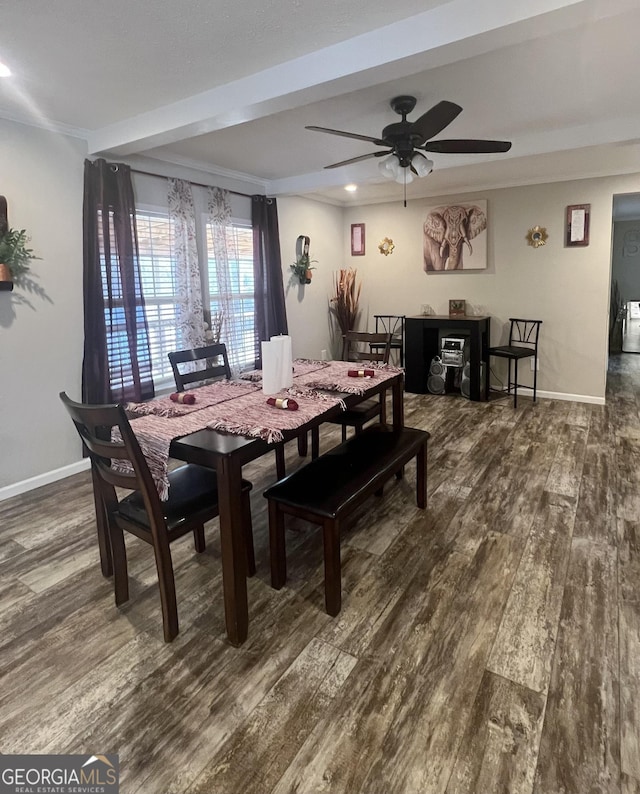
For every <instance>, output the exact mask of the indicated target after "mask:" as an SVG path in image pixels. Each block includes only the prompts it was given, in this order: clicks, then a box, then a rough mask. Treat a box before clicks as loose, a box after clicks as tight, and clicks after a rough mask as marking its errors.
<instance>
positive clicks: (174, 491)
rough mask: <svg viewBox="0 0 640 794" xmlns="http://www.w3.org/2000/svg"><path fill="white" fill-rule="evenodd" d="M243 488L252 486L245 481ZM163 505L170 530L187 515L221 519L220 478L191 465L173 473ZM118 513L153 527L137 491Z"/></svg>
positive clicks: (123, 502)
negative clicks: (200, 514) (218, 517)
mask: <svg viewBox="0 0 640 794" xmlns="http://www.w3.org/2000/svg"><path fill="white" fill-rule="evenodd" d="M242 488H243V489H245V490H251V488H252V485H251V483H250V482H248V481H247V480H243V481H242ZM161 504H162V509H163V512H164V517H165V520H166V522H167V526H168V528H169V529H172V528H174V527H176V526H178V525H179V524H181V523H182V522H183V521H184V517H185V516H186V515H189V516H193V515H194V514H197V513H199V512H201V511H202V512H207V511H210V513H211V518H214V517H215V516H217V515H218V477H217V475H216V471H215V469H209V468H207V467H206V466H197V465H196V464H195V463H190V464H188V465H187V466H180V468H178V469H175V470H174V471H172V472H170V473H169V498H168V499H167V500H166V501H165V502H162V503H161ZM118 512H119V513H120V515H122V516H123V517H124V518H127V519H129V520H130V521H135V523H136V524H140V525H142V526H144V527H149V516H148V514H147V511H146V508H145V506H144V502H143V499H142V494H141V493H140V491H133V492H132V493H130V494H129V495H128V496H126V497H125V498H124V499H123V500H122V501H121V502H120V504H119V506H118Z"/></svg>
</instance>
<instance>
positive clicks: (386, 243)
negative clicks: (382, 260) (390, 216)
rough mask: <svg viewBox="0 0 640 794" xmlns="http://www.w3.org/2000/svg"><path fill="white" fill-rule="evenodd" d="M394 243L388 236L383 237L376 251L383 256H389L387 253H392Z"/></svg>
mask: <svg viewBox="0 0 640 794" xmlns="http://www.w3.org/2000/svg"><path fill="white" fill-rule="evenodd" d="M394 248H395V245H394V244H393V240H392V239H391V238H389V237H385V238H384V240H382V242H381V243H380V244H379V245H378V251H380V253H381V254H384V255H385V256H389V254H392V253H393V249H394Z"/></svg>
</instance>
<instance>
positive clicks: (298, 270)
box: [291, 234, 316, 284]
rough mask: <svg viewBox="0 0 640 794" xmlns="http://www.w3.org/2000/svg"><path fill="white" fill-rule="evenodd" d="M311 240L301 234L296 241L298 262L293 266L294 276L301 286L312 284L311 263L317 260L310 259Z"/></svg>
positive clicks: (312, 268)
mask: <svg viewBox="0 0 640 794" xmlns="http://www.w3.org/2000/svg"><path fill="white" fill-rule="evenodd" d="M309 242H310V240H309V238H308V237H307V236H306V235H304V234H301V235H300V236H299V237H298V239H297V240H296V261H295V262H294V263H293V264H292V265H291V270H292V271H293V274H294V276H295V277H296V278H297V279H298V281H299V282H300V283H301V284H311V276H312V273H311V271H312V270H315V268H314V267H311V263H312V262H315V261H316V260H315V259H309Z"/></svg>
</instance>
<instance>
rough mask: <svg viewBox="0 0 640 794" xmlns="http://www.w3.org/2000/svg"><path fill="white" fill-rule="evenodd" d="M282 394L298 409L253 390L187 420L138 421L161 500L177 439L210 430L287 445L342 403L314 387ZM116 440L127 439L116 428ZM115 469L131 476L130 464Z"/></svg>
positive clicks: (140, 438) (156, 418) (155, 418)
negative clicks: (289, 434) (289, 437)
mask: <svg viewBox="0 0 640 794" xmlns="http://www.w3.org/2000/svg"><path fill="white" fill-rule="evenodd" d="M201 388H204V387H201ZM279 396H281V397H287V396H295V399H296V402H297V403H298V406H299V408H298V410H297V411H283V410H282V409H280V408H275V407H273V406H271V405H268V404H267V396H266V395H265V394H263V393H262V391H261V390H259V389H256V388H255V387H250V391H249V392H248V393H245V394H244V395H242V396H240V397H236V398H235V399H231V400H226V401H224V402H219V403H217V404H216V405H211V406H209V407H207V408H201V409H200V410H199V411H193V412H191V413H188V414H184V415H182V416H178V415H175V416H172V417H166V416H158V415H153V414H150V415H147V416H141V417H139V418H137V419H132V420H131V429H132V430H133V432H134V434H135V436H136V438H137V439H138V443H139V444H140V449H141V450H142V454H143V455H144V456H145V458H146V460H147V464H148V466H149V471H150V472H151V476H152V477H153V481H154V482H155V484H156V488H157V489H158V494H159V495H160V498H161V499H162V500H165V499H166V498H167V497H168V495H169V476H168V462H169V448H170V446H171V442H172V441H173V440H174V439H175V438H179V437H181V436H187V435H189V434H190V433H195V432H197V431H198V430H204V429H209V430H220V431H223V432H226V433H231V434H233V435H240V436H246V437H248V438H261V439H262V440H263V441H267V442H268V443H270V444H271V443H275V442H278V441H282V440H283V438H284V432H285V431H292V430H296V429H297V428H299V427H302V425H304V424H306V423H307V422H309V421H311V420H312V419H313V418H315V417H316V416H318V415H319V414H321V413H324V412H325V411H326V410H328V409H329V408H330V407H331V406H333V405H339V404H341V402H342V400H341V399H340V397H339V396H338V395H333V396H332V395H328V394H318V393H316V392H314V391H312V390H309V389H296V388H295V387H294V388H292V389H288V390H283V391H282V392H280V393H279ZM189 407H191V406H189ZM193 407H195V406H193ZM112 438H113V440H114V441H120V440H121V439H120V433H119V431H118V430H117V428H114V430H113V434H112ZM114 465H115V466H116V467H117V469H118V470H119V471H122V472H125V473H129V472H131V465H130V464H129V462H128V461H118V462H117V463H116V462H114Z"/></svg>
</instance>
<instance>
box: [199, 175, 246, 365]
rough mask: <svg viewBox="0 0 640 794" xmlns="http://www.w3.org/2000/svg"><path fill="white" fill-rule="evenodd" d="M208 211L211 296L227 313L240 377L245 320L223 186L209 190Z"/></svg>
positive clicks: (230, 348) (227, 336)
mask: <svg viewBox="0 0 640 794" xmlns="http://www.w3.org/2000/svg"><path fill="white" fill-rule="evenodd" d="M207 209H208V212H209V215H210V217H211V224H212V232H213V234H212V237H213V252H212V253H213V258H214V262H215V266H214V267H212V266H211V265H210V266H209V294H210V296H211V298H212V302H217V303H218V304H219V307H220V309H221V310H222V312H223V324H222V337H223V338H222V339H221V341H223V342H225V343H226V345H227V353H228V355H229V364H230V366H231V371H232V373H233V375H234V377H236V376H237V375H238V373H239V372H240V361H239V358H238V351H240V350H241V349H242V343H243V341H242V322H241V321H242V317H241V316H240V317H239V316H238V315H237V313H236V312H235V310H234V302H233V299H232V293H233V285H232V275H231V269H230V268H229V255H228V252H227V245H228V242H227V227H228V226H229V225H230V223H231V203H230V201H229V191H228V190H222V188H219V187H210V188H209V190H208V201H207Z"/></svg>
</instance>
